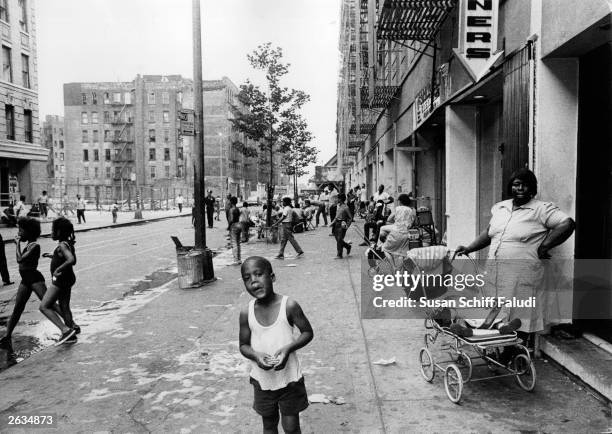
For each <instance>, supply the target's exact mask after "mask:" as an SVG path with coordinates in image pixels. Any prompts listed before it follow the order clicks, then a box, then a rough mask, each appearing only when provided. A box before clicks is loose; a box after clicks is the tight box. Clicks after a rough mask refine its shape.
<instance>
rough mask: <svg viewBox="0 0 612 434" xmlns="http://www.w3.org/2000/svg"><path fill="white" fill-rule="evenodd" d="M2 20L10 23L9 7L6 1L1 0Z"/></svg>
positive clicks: (0, 13) (0, 11) (0, 16)
mask: <svg viewBox="0 0 612 434" xmlns="http://www.w3.org/2000/svg"><path fill="white" fill-rule="evenodd" d="M0 20H2V21H5V22H7V23H8V20H9V16H8V5H7V4H6V0H0Z"/></svg>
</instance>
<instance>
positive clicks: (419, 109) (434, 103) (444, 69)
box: [414, 63, 450, 129]
mask: <svg viewBox="0 0 612 434" xmlns="http://www.w3.org/2000/svg"><path fill="white" fill-rule="evenodd" d="M431 91H432V86H431V85H430V84H428V85H427V86H425V87H423V89H421V90H420V91H419V92H418V93H417V95H416V97H415V98H414V129H417V128H418V127H419V125H421V124H422V123H423V122H424V121H425V119H427V117H428V116H429V115H430V114H431V113H432V112H433V111H434V110H435V109H436V108H438V107H439V106H440V104H442V103H443V102H444V101H445V100H446V99H447V98H448V95H449V93H450V79H449V75H448V63H443V64H442V65H440V67H439V68H438V70H437V71H436V79H435V81H434V86H433V98H432V95H431Z"/></svg>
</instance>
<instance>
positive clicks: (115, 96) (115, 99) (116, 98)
mask: <svg viewBox="0 0 612 434" xmlns="http://www.w3.org/2000/svg"><path fill="white" fill-rule="evenodd" d="M113 102H121V92H113Z"/></svg>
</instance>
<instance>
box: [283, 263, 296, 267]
mask: <svg viewBox="0 0 612 434" xmlns="http://www.w3.org/2000/svg"><path fill="white" fill-rule="evenodd" d="M285 267H297V264H287V265H285Z"/></svg>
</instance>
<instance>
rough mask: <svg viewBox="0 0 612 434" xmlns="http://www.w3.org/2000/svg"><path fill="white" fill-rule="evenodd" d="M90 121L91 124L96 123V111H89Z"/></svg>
mask: <svg viewBox="0 0 612 434" xmlns="http://www.w3.org/2000/svg"><path fill="white" fill-rule="evenodd" d="M91 123H92V124H97V123H98V112H91Z"/></svg>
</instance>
